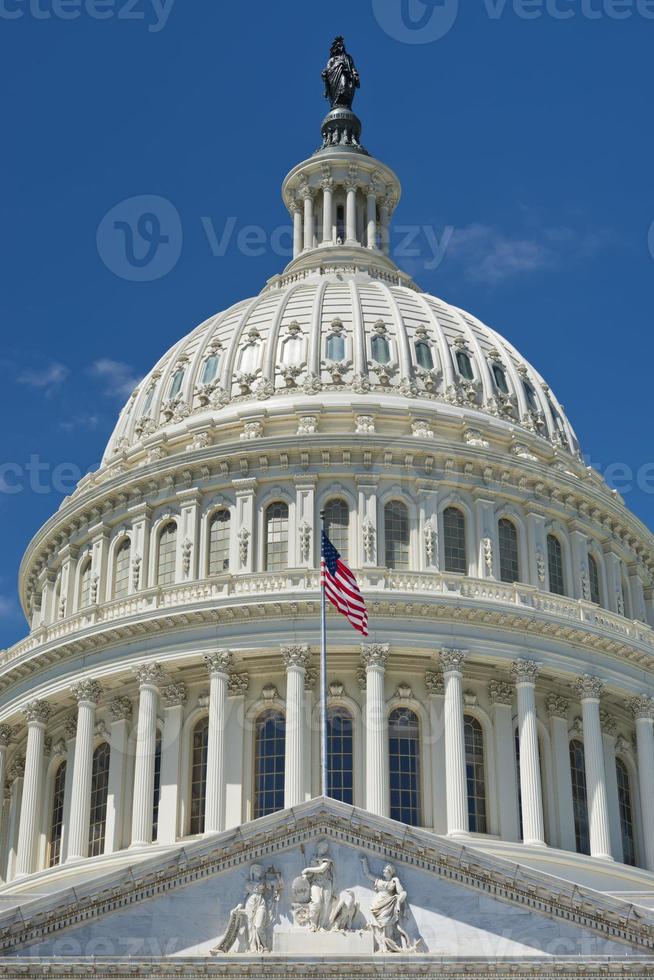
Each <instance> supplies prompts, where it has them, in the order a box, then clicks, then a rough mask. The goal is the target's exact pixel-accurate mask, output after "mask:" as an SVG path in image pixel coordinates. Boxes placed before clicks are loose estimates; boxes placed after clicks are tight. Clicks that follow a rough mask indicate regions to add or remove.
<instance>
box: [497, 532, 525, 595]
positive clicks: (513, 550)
mask: <svg viewBox="0 0 654 980" xmlns="http://www.w3.org/2000/svg"><path fill="white" fill-rule="evenodd" d="M497 537H498V541H499V546H500V580H501V581H502V582H508V583H509V584H513V582H519V581H520V561H519V557H518V531H517V529H516V526H515V524H514V523H513V521H509V520H508V519H507V518H506V517H503V518H502V519H501V520H500V521H499V522H498V525H497Z"/></svg>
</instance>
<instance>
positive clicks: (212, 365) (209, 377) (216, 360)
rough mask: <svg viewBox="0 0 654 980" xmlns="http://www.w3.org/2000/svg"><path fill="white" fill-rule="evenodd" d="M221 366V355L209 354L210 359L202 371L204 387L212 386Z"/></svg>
mask: <svg viewBox="0 0 654 980" xmlns="http://www.w3.org/2000/svg"><path fill="white" fill-rule="evenodd" d="M219 364H220V354H215V353H214V354H209V357H208V358H207V359H206V361H205V362H204V367H203V369H202V384H203V385H210V384H211V382H212V381H215V379H216V375H217V374H218V365H219Z"/></svg>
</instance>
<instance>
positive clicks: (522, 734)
mask: <svg viewBox="0 0 654 980" xmlns="http://www.w3.org/2000/svg"><path fill="white" fill-rule="evenodd" d="M539 670H540V667H539V666H538V664H536V663H534V661H533V660H516V661H514V663H512V664H511V673H512V674H513V678H514V680H515V685H516V691H517V694H518V733H519V739H520V800H521V803H522V839H523V841H524V843H525V844H532V845H540V846H544V844H545V824H544V820H543V793H542V787H541V784H540V752H539V748H538V725H537V723H536V678H537V677H538V672H539Z"/></svg>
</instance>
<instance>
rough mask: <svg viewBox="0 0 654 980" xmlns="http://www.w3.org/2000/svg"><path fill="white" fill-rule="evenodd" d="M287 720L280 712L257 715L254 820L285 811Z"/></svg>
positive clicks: (272, 711)
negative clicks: (277, 811) (278, 811)
mask: <svg viewBox="0 0 654 980" xmlns="http://www.w3.org/2000/svg"><path fill="white" fill-rule="evenodd" d="M285 746H286V719H285V718H284V715H283V714H282V713H281V711H274V710H272V709H271V710H270V711H265V712H264V713H263V714H262V715H259V717H258V718H257V722H256V725H255V730H254V818H255V819H256V818H257V817H265V816H266V814H268V813H274V812H275V811H276V810H283V809H284V762H285Z"/></svg>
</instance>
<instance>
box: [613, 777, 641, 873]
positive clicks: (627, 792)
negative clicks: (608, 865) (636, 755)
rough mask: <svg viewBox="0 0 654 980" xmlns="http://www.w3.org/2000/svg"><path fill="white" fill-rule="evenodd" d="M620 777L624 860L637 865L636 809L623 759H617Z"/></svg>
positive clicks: (619, 800) (626, 862) (619, 792)
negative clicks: (633, 804)
mask: <svg viewBox="0 0 654 980" xmlns="http://www.w3.org/2000/svg"><path fill="white" fill-rule="evenodd" d="M615 772H616V776H617V777H618V803H619V806H620V832H621V834H622V860H623V861H624V863H625V864H631V865H632V866H634V867H635V865H636V838H635V834H634V810H633V806H632V803H631V785H630V781H629V771H628V769H627V767H626V765H625V763H624V762H623V761H622V759H616V760H615Z"/></svg>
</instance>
